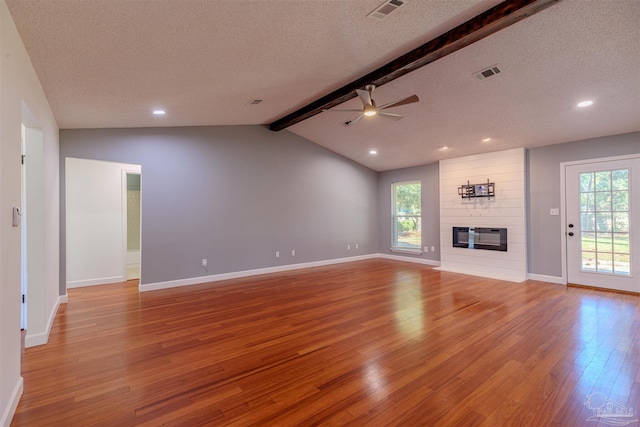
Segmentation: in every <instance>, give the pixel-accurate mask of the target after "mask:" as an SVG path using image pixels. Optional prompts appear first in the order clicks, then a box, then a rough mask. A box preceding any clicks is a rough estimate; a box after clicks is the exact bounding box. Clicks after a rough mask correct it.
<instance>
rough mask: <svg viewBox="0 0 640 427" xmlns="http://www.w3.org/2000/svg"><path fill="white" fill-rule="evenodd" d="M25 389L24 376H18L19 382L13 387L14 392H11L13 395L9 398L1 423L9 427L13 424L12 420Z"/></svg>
mask: <svg viewBox="0 0 640 427" xmlns="http://www.w3.org/2000/svg"><path fill="white" fill-rule="evenodd" d="M23 389H24V380H23V379H22V377H19V378H18V382H17V383H16V386H15V387H14V388H13V393H11V397H10V398H9V404H8V405H7V407H6V408H5V410H4V413H3V414H2V418H1V419H0V425H1V426H6V427H8V426H9V425H11V420H12V419H13V416H14V415H15V413H16V409H17V408H18V403H20V397H21V396H22V391H23Z"/></svg>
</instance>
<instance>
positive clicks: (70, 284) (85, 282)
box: [67, 275, 127, 289]
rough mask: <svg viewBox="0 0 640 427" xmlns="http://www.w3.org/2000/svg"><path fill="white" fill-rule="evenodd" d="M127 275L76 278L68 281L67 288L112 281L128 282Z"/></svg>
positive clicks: (103, 283)
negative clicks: (86, 278)
mask: <svg viewBox="0 0 640 427" xmlns="http://www.w3.org/2000/svg"><path fill="white" fill-rule="evenodd" d="M126 281H127V276H126V275H125V276H113V277H99V278H97V279H88V280H75V281H73V282H67V289H71V288H82V287H84V286H96V285H107V284H110V283H120V282H126Z"/></svg>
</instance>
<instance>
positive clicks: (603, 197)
mask: <svg viewBox="0 0 640 427" xmlns="http://www.w3.org/2000/svg"><path fill="white" fill-rule="evenodd" d="M594 211H595V213H594ZM580 212H581V214H580V226H581V233H580V236H581V251H582V265H581V270H582V271H586V272H600V273H609V274H611V273H613V274H619V275H629V274H630V273H631V271H630V258H631V257H630V246H629V170H628V169H619V170H612V171H601V172H588V173H581V174H580ZM594 232H595V233H594Z"/></svg>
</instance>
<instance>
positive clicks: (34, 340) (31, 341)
mask: <svg viewBox="0 0 640 427" xmlns="http://www.w3.org/2000/svg"><path fill="white" fill-rule="evenodd" d="M68 300H69V298H68V297H67V295H61V296H59V297H58V299H57V300H56V303H55V305H54V306H53V309H52V310H51V313H49V320H48V321H47V327H46V330H45V331H44V332H41V333H39V334H29V328H27V334H26V335H25V337H24V348H29V347H36V346H38V345H44V344H46V343H48V342H49V334H50V333H51V327H52V326H53V321H54V320H55V319H56V314H58V307H60V304H63V303H66V302H67V301H68Z"/></svg>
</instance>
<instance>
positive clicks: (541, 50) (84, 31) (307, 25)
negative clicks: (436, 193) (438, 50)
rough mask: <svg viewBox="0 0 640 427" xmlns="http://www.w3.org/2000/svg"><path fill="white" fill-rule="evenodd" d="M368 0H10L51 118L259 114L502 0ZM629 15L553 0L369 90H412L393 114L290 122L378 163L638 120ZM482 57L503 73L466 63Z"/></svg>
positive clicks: (638, 34)
mask: <svg viewBox="0 0 640 427" xmlns="http://www.w3.org/2000/svg"><path fill="white" fill-rule="evenodd" d="M381 3H382V1H381V0H349V1H337V0H326V1H323V0H278V1H273V0H215V1H213V0H138V1H131V0H92V1H87V0H84V1H83V0H7V4H8V5H9V9H10V11H11V14H12V16H13V18H14V21H15V22H16V26H17V27H18V30H19V32H20V34H21V36H22V39H23V41H24V43H25V46H26V47H27V50H28V52H29V54H30V56H31V60H32V62H33V65H34V67H35V69H36V72H37V73H38V76H39V78H40V81H41V83H42V86H43V88H44V91H45V93H46V95H47V98H48V100H49V102H50V104H51V108H52V110H53V112H54V114H55V117H56V119H57V121H58V124H59V126H60V127H61V128H96V127H98V128H104V127H140V126H193V125H232V124H267V123H270V122H272V121H274V120H276V119H279V118H281V117H282V116H284V115H286V114H287V113H290V112H292V111H294V110H296V109H297V108H299V107H301V106H303V105H305V104H307V103H309V102H310V101H313V100H315V99H316V98H318V97H320V96H322V95H325V94H327V93H328V92H330V91H332V90H334V89H336V88H338V87H341V86H342V85H344V84H346V83H348V82H350V81H352V80H354V79H356V78H358V77H360V76H362V75H364V74H366V73H367V72H369V71H371V70H373V69H375V68H377V67H379V66H381V65H383V64H385V63H386V62H388V61H390V60H392V59H394V58H396V57H397V56H399V55H401V54H403V53H405V52H407V51H409V50H411V49H412V48H414V47H416V46H419V45H421V44H423V43H424V42H426V41H428V40H430V39H432V38H434V37H436V36H438V35H440V34H442V33H444V32H445V31H447V30H449V29H451V28H453V27H454V26H456V25H458V24H460V23H462V22H464V21H465V20H467V19H469V18H471V17H473V16H475V15H477V14H478V13H480V12H483V11H484V10H486V9H488V8H490V7H492V6H493V5H495V4H497V3H499V1H497V0H494V1H489V0H485V1H481V0H476V1H473V0H450V1H431V0H420V1H418V0H411V1H407V2H406V4H405V5H404V6H403V7H401V8H400V9H398V10H397V11H395V12H394V13H393V14H391V15H389V16H388V17H387V18H386V19H384V20H381V21H380V20H375V19H371V18H367V17H366V15H367V14H368V13H369V12H371V11H372V10H374V9H375V8H376V7H377V6H379V5H380V4H381ZM638 22H640V2H639V1H637V0H609V1H603V0H564V1H561V2H560V3H558V4H557V5H554V6H552V7H550V8H549V9H546V10H544V11H542V12H540V13H538V14H536V15H534V16H532V17H530V18H528V19H526V20H524V21H522V22H520V23H517V24H515V25H513V26H512V27H509V28H507V29H505V30H502V31H500V32H498V33H496V34H494V35H492V36H489V37H487V38H486V39H483V40H481V41H479V42H477V43H475V44H473V45H471V46H468V47H466V48H464V49H462V50H460V51H458V52H456V53H454V54H452V55H449V56H447V57H445V58H443V59H440V60H438V61H436V62H434V63H432V64H429V65H427V66H425V67H423V68H421V69H420V70H418V71H415V72H413V73H410V74H408V75H406V76H404V77H402V78H400V79H397V80H395V81H393V82H391V83H388V84H386V85H384V86H382V87H380V88H378V89H376V91H375V92H374V98H375V99H376V101H377V102H378V104H383V103H386V102H388V101H392V100H395V99H397V98H401V97H405V96H407V95H411V94H414V93H415V94H417V95H418V96H419V97H420V102H419V103H418V104H411V105H406V106H402V107H398V108H396V109H394V110H393V112H398V113H401V114H404V115H405V117H404V119H402V120H400V121H397V122H395V121H390V120H385V119H384V118H382V117H375V118H373V119H366V120H365V119H363V120H362V121H361V122H360V123H358V124H357V125H355V126H351V127H346V126H343V125H342V123H343V122H344V121H346V120H348V119H350V118H353V117H354V115H353V114H349V113H334V112H327V113H322V114H319V115H317V116H314V117H312V118H310V119H308V120H306V121H303V122H301V123H298V124H296V125H294V126H292V127H291V128H289V130H290V131H292V132H294V133H297V134H299V135H301V136H303V137H305V138H308V139H309V140H311V141H313V142H316V143H318V144H320V145H323V146H325V147H327V148H329V149H331V150H333V151H335V152H338V153H340V154H343V155H345V156H346V157H349V158H351V159H354V160H355V161H357V162H359V163H362V164H364V165H366V166H368V167H371V168H372V169H375V170H387V169H394V168H399V167H406V166H412V165H417V164H425V163H430V162H433V161H437V160H439V159H443V158H450V157H457V156H461V155H467V154H472V153H478V152H485V151H495V150H500V149H506V148H512V147H522V146H525V147H534V146H540V145H548V144H555V143H561V142H566V141H572V140H578V139H584V138H591V137H597V136H603V135H611V134H618V133H625V132H632V131H638V130H640V25H639V24H638ZM494 64H498V65H499V67H500V69H501V70H502V73H501V74H499V75H497V76H494V77H491V78H489V79H486V80H482V81H480V80H478V79H477V78H475V77H474V76H473V74H474V73H475V72H477V71H479V70H481V69H483V68H485V67H487V66H490V65H494ZM256 98H257V99H262V100H263V102H262V103H260V104H259V105H247V103H248V102H249V101H250V100H252V99H256ZM584 99H592V100H594V105H593V106H592V107H590V108H588V109H577V108H576V107H575V104H576V103H577V102H578V101H581V100H584ZM154 108H164V109H166V111H167V115H166V116H164V117H154V116H152V115H151V110H153V109H154ZM340 108H358V100H357V99H354V100H351V101H349V102H347V103H345V104H343V105H342V106H340ZM356 115H357V114H356ZM485 137H492V138H493V141H491V142H489V143H481V142H480V140H481V139H482V138H485ZM444 145H446V146H449V147H451V148H450V149H449V150H447V151H441V150H438V148H439V147H441V146H444ZM374 148H375V149H377V150H378V154H377V155H376V156H372V155H370V154H368V152H369V150H370V149H374ZM639 151H640V141H639Z"/></svg>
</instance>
